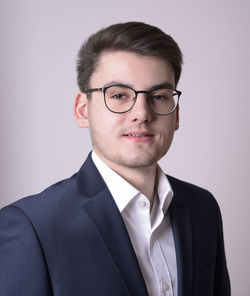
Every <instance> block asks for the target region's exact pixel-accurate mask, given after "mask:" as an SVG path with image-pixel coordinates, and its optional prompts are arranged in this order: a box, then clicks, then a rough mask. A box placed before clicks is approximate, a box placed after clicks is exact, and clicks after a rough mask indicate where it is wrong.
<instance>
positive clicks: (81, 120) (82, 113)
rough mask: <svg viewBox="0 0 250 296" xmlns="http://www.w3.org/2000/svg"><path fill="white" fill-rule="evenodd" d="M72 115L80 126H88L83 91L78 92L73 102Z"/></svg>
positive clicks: (85, 98)
mask: <svg viewBox="0 0 250 296" xmlns="http://www.w3.org/2000/svg"><path fill="white" fill-rule="evenodd" d="M74 116H75V119H76V122H77V124H78V125H79V126H80V127H82V128H87V127H89V119H88V99H87V95H86V94H84V93H78V94H77V95H76V97H75V102H74Z"/></svg>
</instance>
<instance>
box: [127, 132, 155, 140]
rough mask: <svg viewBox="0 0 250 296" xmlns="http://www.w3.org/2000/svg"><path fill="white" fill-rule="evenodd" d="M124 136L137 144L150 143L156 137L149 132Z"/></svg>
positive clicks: (129, 133)
mask: <svg viewBox="0 0 250 296" xmlns="http://www.w3.org/2000/svg"><path fill="white" fill-rule="evenodd" d="M123 136H124V137H126V138H127V139H129V140H133V141H136V142H149V141H151V140H152V138H153V137H154V135H153V134H151V133H150V132H148V131H132V132H128V133H126V134H124V135H123Z"/></svg>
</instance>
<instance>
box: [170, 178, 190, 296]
mask: <svg viewBox="0 0 250 296" xmlns="http://www.w3.org/2000/svg"><path fill="white" fill-rule="evenodd" d="M168 178H169V181H170V183H171V186H172V188H173V191H174V198H173V200H172V203H171V205H170V208H169V211H170V217H171V224H172V231H173V236H174V242H175V250H176V258H177V274H178V295H179V296H189V295H191V293H192V282H193V243H192V227H191V221H190V216H189V212H188V207H187V204H186V198H185V194H184V193H183V192H182V191H181V189H180V188H179V186H176V184H175V181H174V179H172V178H171V177H168Z"/></svg>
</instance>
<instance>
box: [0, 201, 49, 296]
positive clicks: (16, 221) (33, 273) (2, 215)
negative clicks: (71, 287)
mask: <svg viewBox="0 0 250 296" xmlns="http://www.w3.org/2000/svg"><path fill="white" fill-rule="evenodd" d="M0 287H1V288H0V295H2V296H16V295H19V296H34V295H36V296H49V295H52V292H51V288H50V282H49V276H48V271H47V267H46V264H45V260H44V256H43V252H42V249H41V246H40V243H39V240H38V237H37V235H36V232H35V230H34V228H33V226H32V223H31V222H30V220H29V219H28V217H27V216H26V215H25V213H24V212H23V211H22V210H21V209H19V208H18V207H16V206H13V205H12V206H8V207H6V208H4V209H2V210H1V211H0Z"/></svg>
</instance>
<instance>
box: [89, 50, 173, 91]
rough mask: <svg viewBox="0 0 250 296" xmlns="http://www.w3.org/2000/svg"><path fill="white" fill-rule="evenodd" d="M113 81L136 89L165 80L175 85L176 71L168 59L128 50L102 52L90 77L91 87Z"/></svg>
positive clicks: (148, 86)
mask: <svg viewBox="0 0 250 296" xmlns="http://www.w3.org/2000/svg"><path fill="white" fill-rule="evenodd" d="M112 82H116V83H123V84H127V85H131V86H133V87H135V88H136V89H139V88H140V89H146V88H150V87H151V86H152V85H155V84H159V83H165V82H167V83H170V84H171V85H173V87H174V86H175V78H174V71H173V68H172V66H171V65H170V63H169V62H168V61H166V60H164V59H162V58H158V57H154V56H143V55H138V54H135V53H131V52H127V51H110V52H104V53H102V55H101V56H100V59H99V63H98V65H97V68H96V70H95V71H94V73H93V74H92V76H91V79H90V85H91V87H103V86H105V85H109V84H110V83H112Z"/></svg>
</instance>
